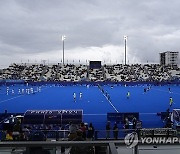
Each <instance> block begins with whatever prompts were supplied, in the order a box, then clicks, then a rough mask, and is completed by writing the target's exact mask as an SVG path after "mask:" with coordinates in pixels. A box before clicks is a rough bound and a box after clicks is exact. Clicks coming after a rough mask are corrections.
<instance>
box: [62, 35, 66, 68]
mask: <svg viewBox="0 0 180 154" xmlns="http://www.w3.org/2000/svg"><path fill="white" fill-rule="evenodd" d="M65 39H66V36H65V35H62V42H63V59H62V62H63V65H64V40H65Z"/></svg>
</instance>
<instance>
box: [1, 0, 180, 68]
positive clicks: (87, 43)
mask: <svg viewBox="0 0 180 154" xmlns="http://www.w3.org/2000/svg"><path fill="white" fill-rule="evenodd" d="M179 7H180V0H0V65H1V67H4V66H7V65H9V64H11V63H13V62H18V63H20V62H23V63H24V62H30V63H35V62H41V61H42V60H46V62H49V63H57V62H61V60H62V41H61V36H62V35H66V37H67V38H66V40H65V62H67V60H68V62H69V63H71V62H73V60H74V62H79V59H80V60H81V62H82V63H85V62H86V60H102V61H103V62H105V63H122V62H123V63H124V39H123V36H124V35H127V36H128V41H127V62H129V63H130V64H131V63H146V62H147V61H148V62H149V63H159V53H160V52H164V51H179V50H180V13H179Z"/></svg>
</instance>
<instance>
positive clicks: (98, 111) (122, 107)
mask: <svg viewBox="0 0 180 154" xmlns="http://www.w3.org/2000/svg"><path fill="white" fill-rule="evenodd" d="M147 87H148V86H147V85H145V84H142V85H134V86H124V85H115V84H114V85H103V86H102V88H103V89H104V90H105V91H107V93H108V94H109V95H110V99H111V102H112V105H111V104H110V103H109V101H108V100H107V99H106V97H105V96H104V95H103V93H102V92H101V91H100V89H99V88H98V86H93V85H90V86H89V88H88V87H87V85H79V84H77V85H66V86H62V85H59V84H56V85H55V84H43V85H40V86H32V85H25V84H15V85H9V86H8V89H9V90H8V95H7V86H5V85H2V86H0V112H1V113H3V112H4V110H7V111H8V112H12V113H24V112H25V111H26V110H58V109H82V110H83V121H84V122H87V123H89V122H92V123H93V124H94V126H95V128H96V129H105V125H106V121H107V116H106V115H107V113H108V112H116V110H117V111H118V112H139V113H140V120H141V121H142V124H143V127H146V128H155V127H163V125H164V124H163V121H162V120H161V118H160V117H159V116H157V113H158V112H165V111H166V110H167V108H168V107H169V97H170V96H171V97H172V98H173V105H172V107H171V108H170V111H172V109H175V108H180V86H176V85H165V86H153V85H151V86H150V87H151V88H150V90H149V91H147V92H145V93H144V88H147ZM30 88H33V91H34V92H35V93H30V92H29V94H28V93H26V92H24V93H23V94H22V93H21V94H19V89H20V90H21V92H22V89H24V91H26V89H30ZM169 88H170V89H171V92H169ZM12 90H13V91H14V92H13V93H12ZM38 90H39V92H37V91H38ZM128 91H129V92H130V98H129V99H127V97H126V94H127V92H128ZM80 92H82V98H80V97H79V93H80ZM73 93H76V101H74V98H73ZM115 109H116V110H115Z"/></svg>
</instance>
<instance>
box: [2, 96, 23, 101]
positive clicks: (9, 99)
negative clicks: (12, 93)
mask: <svg viewBox="0 0 180 154" xmlns="http://www.w3.org/2000/svg"><path fill="white" fill-rule="evenodd" d="M22 96H26V95H19V96H16V97H12V98H9V99H6V100H3V101H0V103H4V102H7V101H10V100H13V99H16V98H19V97H22Z"/></svg>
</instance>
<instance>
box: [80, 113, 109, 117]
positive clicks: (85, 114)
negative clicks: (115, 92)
mask: <svg viewBox="0 0 180 154" xmlns="http://www.w3.org/2000/svg"><path fill="white" fill-rule="evenodd" d="M83 115H93V116H96V115H97V116H98V115H103V116H104V115H105V116H106V115H107V114H93V113H92V114H83Z"/></svg>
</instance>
